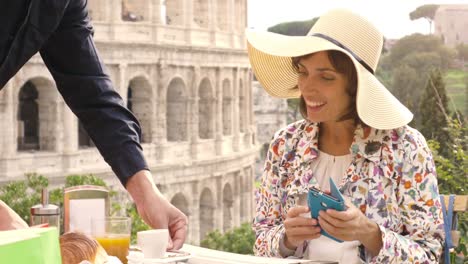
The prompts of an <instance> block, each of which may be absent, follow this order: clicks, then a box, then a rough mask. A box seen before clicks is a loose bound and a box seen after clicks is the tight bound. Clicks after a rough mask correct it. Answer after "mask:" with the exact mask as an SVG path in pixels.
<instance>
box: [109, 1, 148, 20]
mask: <svg viewBox="0 0 468 264" xmlns="http://www.w3.org/2000/svg"><path fill="white" fill-rule="evenodd" d="M100 1H102V0H100ZM150 5H151V0H122V20H123V21H130V22H138V21H149V18H150V15H149V10H150V8H149V7H150Z"/></svg>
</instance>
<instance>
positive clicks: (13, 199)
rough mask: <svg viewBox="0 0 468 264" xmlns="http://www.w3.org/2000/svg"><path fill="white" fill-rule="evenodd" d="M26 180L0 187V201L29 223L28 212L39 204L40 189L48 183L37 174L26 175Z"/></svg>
mask: <svg viewBox="0 0 468 264" xmlns="http://www.w3.org/2000/svg"><path fill="white" fill-rule="evenodd" d="M25 177H26V180H21V181H12V182H9V183H7V184H6V185H3V186H1V187H0V200H2V201H4V202H5V203H6V204H7V205H8V206H10V207H11V209H13V210H14V211H15V212H16V213H17V214H18V215H19V216H20V217H21V218H23V220H24V221H26V223H28V224H29V223H30V220H31V219H30V213H29V210H30V208H31V207H32V206H33V205H36V204H39V203H40V202H41V193H42V188H46V187H47V186H48V185H49V181H48V180H47V178H45V177H44V176H42V175H39V174H37V173H28V174H26V175H25Z"/></svg>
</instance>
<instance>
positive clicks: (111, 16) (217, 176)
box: [0, 0, 258, 244]
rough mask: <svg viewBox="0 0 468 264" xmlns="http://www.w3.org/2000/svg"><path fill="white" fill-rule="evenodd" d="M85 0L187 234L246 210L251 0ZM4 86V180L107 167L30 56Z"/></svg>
mask: <svg viewBox="0 0 468 264" xmlns="http://www.w3.org/2000/svg"><path fill="white" fill-rule="evenodd" d="M115 2H117V1H116V0H88V7H89V13H90V16H91V18H92V22H93V26H94V29H95V41H96V43H97V47H98V50H99V52H100V55H101V57H102V59H103V61H104V62H105V64H106V67H107V71H108V73H109V75H110V78H111V80H112V82H113V83H114V85H115V88H116V89H117V91H118V92H119V93H120V94H121V96H122V97H123V98H124V101H125V102H126V103H127V106H128V108H129V109H130V110H131V111H132V112H133V113H134V114H135V115H136V117H137V118H138V119H139V120H140V122H141V126H142V134H143V135H142V146H143V149H144V152H145V155H146V157H147V160H148V163H149V165H150V168H151V170H152V172H153V175H154V176H155V182H156V183H157V184H158V186H159V187H160V189H161V191H162V192H163V193H164V194H165V196H166V197H167V198H168V199H169V200H170V201H171V202H172V203H173V204H174V205H175V206H176V207H178V208H179V209H180V210H181V211H183V212H184V213H185V214H187V215H188V217H189V222H190V224H189V233H188V238H187V242H189V243H194V244H198V243H199V241H200V240H201V239H203V237H204V236H205V234H206V233H207V232H208V231H211V230H213V229H220V230H226V229H229V228H231V227H234V226H238V225H240V224H241V223H242V222H247V221H251V217H252V210H253V209H252V208H253V206H252V203H253V201H252V200H253V197H252V196H253V195H252V190H253V178H254V163H255V158H256V156H257V152H258V148H257V146H256V143H255V133H256V131H255V127H254V123H253V108H252V105H253V103H252V96H251V94H252V87H251V84H252V75H251V73H250V70H249V63H248V59H247V53H246V45H245V43H246V41H245V36H244V28H245V26H246V8H247V0H227V1H218V0H197V1H192V0H132V1H123V2H122V4H117V5H116V4H115ZM6 86H7V87H5V89H3V90H2V91H1V92H0V123H1V124H2V129H1V130H0V149H1V150H0V182H3V183H5V182H8V181H11V180H18V179H23V175H24V174H25V173H29V172H37V173H39V174H42V175H45V176H47V177H48V178H49V180H50V182H51V183H52V184H55V185H58V184H62V183H63V180H64V176H66V175H70V174H88V173H92V174H95V175H97V176H101V177H103V178H104V179H106V180H107V182H108V183H109V184H111V185H112V184H113V185H114V186H119V185H120V184H119V183H118V181H117V178H116V177H115V176H113V173H112V171H111V170H110V167H109V166H108V165H107V164H106V163H105V162H104V160H103V159H102V157H101V156H100V155H99V153H98V151H97V149H96V148H95V147H94V146H93V143H92V141H91V140H90V139H89V137H88V135H87V134H86V132H85V131H84V130H83V129H82V127H81V125H80V124H79V122H78V120H77V118H76V117H75V116H74V115H73V114H72V112H71V111H70V109H69V108H68V107H67V106H66V104H65V103H64V101H63V99H62V97H61V96H60V95H59V93H58V91H57V89H56V87H55V83H54V81H53V79H52V77H51V75H50V74H49V72H48V70H47V68H46V67H45V65H44V63H43V62H42V60H41V58H40V57H39V56H38V55H36V56H34V57H33V58H32V59H31V60H30V61H29V62H28V63H27V64H26V65H25V66H24V67H23V68H22V69H21V70H20V71H19V72H18V74H17V75H16V76H15V77H14V78H13V79H12V80H10V82H9V83H8V84H7V85H6Z"/></svg>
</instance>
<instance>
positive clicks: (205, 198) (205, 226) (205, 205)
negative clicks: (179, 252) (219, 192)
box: [200, 188, 215, 241]
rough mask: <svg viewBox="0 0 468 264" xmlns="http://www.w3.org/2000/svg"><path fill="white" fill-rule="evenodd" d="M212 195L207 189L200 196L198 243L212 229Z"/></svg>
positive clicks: (213, 202)
mask: <svg viewBox="0 0 468 264" xmlns="http://www.w3.org/2000/svg"><path fill="white" fill-rule="evenodd" d="M213 198H214V195H213V193H212V192H211V190H210V189H209V188H205V189H203V191H202V193H201V195H200V241H202V240H203V239H204V238H205V236H206V234H207V233H208V232H211V231H213V229H214V204H215V201H214V200H213Z"/></svg>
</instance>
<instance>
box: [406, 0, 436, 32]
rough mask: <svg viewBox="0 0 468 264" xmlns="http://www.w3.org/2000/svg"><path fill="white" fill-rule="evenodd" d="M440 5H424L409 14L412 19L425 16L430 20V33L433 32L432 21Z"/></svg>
mask: <svg viewBox="0 0 468 264" xmlns="http://www.w3.org/2000/svg"><path fill="white" fill-rule="evenodd" d="M438 8H439V5H422V6H419V7H418V8H416V9H415V10H414V11H413V12H411V13H410V14H409V17H410V19H411V20H416V19H420V18H425V19H426V20H427V21H428V22H429V34H432V21H434V16H435V13H436V11H437V9H438Z"/></svg>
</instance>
